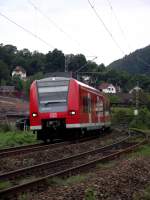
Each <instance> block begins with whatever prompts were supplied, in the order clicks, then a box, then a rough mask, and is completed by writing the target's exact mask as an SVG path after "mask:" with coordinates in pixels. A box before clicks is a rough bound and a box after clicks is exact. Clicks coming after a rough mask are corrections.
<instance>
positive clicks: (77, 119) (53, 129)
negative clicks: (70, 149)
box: [30, 77, 110, 141]
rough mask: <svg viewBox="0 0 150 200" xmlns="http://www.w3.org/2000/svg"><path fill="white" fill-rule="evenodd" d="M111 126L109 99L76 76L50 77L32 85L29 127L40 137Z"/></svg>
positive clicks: (83, 131)
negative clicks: (75, 77) (76, 78)
mask: <svg viewBox="0 0 150 200" xmlns="http://www.w3.org/2000/svg"><path fill="white" fill-rule="evenodd" d="M109 126H110V113H109V102H108V100H107V98H106V97H105V96H104V95H103V94H102V93H100V91H99V90H96V89H95V88H92V87H90V86H88V85H86V84H83V83H81V82H79V81H77V80H75V79H73V78H62V77H50V78H45V79H41V80H37V81H34V82H33V83H32V85H31V88H30V128H31V130H34V131H36V132H37V139H40V140H44V141H47V140H52V139H53V138H64V137H70V135H72V134H74V135H79V134H83V133H85V132H86V131H89V130H97V129H98V130H99V129H103V128H106V127H109Z"/></svg>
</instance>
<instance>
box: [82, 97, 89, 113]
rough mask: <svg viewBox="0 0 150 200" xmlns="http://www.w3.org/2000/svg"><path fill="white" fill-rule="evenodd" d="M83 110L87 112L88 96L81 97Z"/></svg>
mask: <svg viewBox="0 0 150 200" xmlns="http://www.w3.org/2000/svg"><path fill="white" fill-rule="evenodd" d="M83 112H86V113H87V112H88V98H87V97H83Z"/></svg>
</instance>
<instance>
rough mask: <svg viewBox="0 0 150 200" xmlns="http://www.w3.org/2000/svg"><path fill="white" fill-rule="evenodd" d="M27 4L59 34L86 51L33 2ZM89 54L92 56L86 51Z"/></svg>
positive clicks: (29, 1) (29, 0)
mask: <svg viewBox="0 0 150 200" xmlns="http://www.w3.org/2000/svg"><path fill="white" fill-rule="evenodd" d="M28 3H29V4H30V5H31V6H32V7H33V8H34V9H36V10H37V11H38V12H39V13H40V14H41V15H42V16H43V17H44V18H45V19H47V20H48V22H49V23H51V24H52V25H53V26H55V28H56V29H58V30H59V31H60V32H61V33H63V34H64V35H65V36H66V37H67V38H68V39H70V40H72V41H73V42H74V43H75V44H76V45H77V46H79V47H80V48H82V49H84V50H86V49H85V48H84V47H83V46H82V45H81V44H80V43H79V42H78V41H77V40H76V39H74V38H73V37H72V36H71V35H70V34H69V33H67V32H66V31H65V30H64V29H63V28H62V27H61V26H59V25H58V24H57V23H56V22H55V21H54V20H53V19H52V18H50V17H49V16H48V15H46V14H45V13H44V12H43V11H42V10H41V9H40V8H39V7H38V6H37V5H36V4H35V2H34V3H33V1H31V0H28ZM86 51H87V52H89V53H90V54H93V52H91V51H89V50H88V49H87V50H86ZM93 57H95V56H93Z"/></svg>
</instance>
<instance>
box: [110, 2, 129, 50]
mask: <svg viewBox="0 0 150 200" xmlns="http://www.w3.org/2000/svg"><path fill="white" fill-rule="evenodd" d="M107 2H108V5H109V7H110V10H111V12H112V14H113V15H114V18H115V20H116V22H117V25H118V28H119V29H120V32H121V34H122V36H123V38H124V39H125V40H126V42H127V46H128V48H129V49H131V47H130V44H129V43H128V40H127V38H126V35H125V33H124V30H123V28H122V26H121V24H120V22H119V20H118V17H117V15H116V13H115V11H114V9H113V6H112V4H111V2H110V0H107Z"/></svg>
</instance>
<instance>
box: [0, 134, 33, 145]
mask: <svg viewBox="0 0 150 200" xmlns="http://www.w3.org/2000/svg"><path fill="white" fill-rule="evenodd" d="M32 143H36V136H35V135H33V134H32V133H31V132H21V131H20V132H19V131H18V132H13V131H12V132H2V131H0V148H6V147H13V146H19V145H25V144H32Z"/></svg>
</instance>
